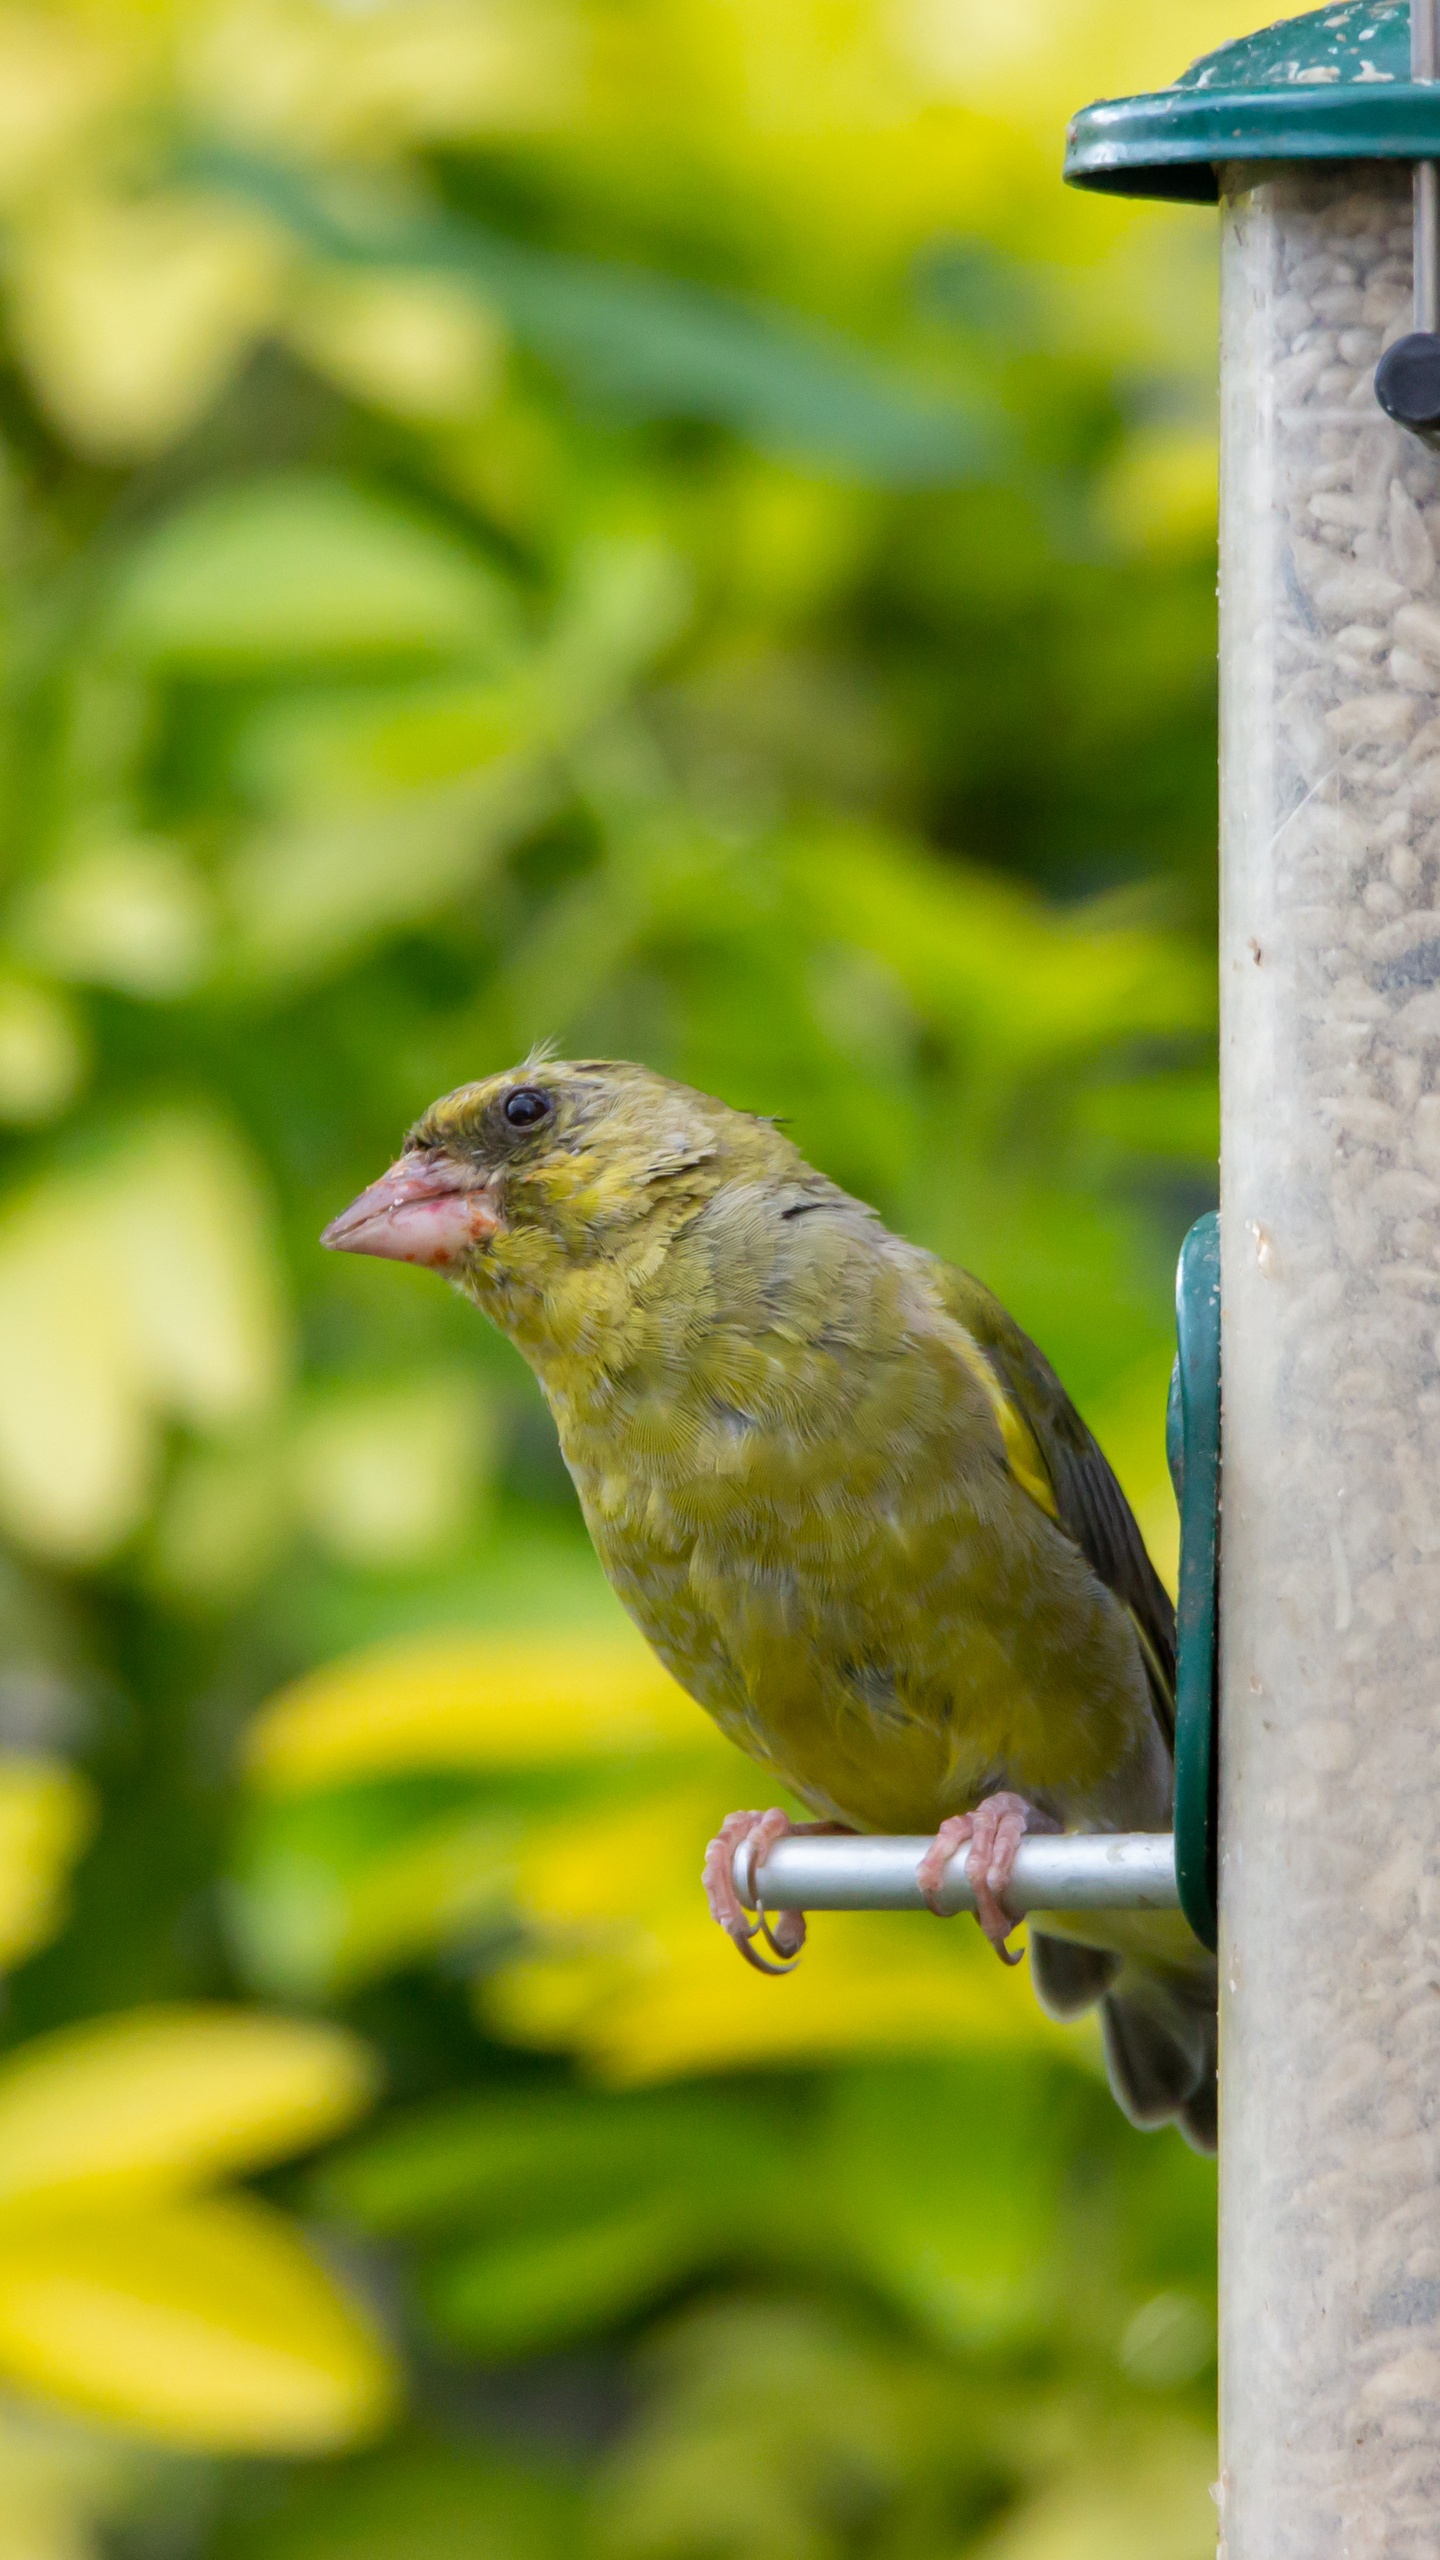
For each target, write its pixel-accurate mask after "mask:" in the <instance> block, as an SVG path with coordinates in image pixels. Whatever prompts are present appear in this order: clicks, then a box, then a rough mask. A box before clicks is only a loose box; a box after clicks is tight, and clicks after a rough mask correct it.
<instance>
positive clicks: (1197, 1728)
mask: <svg viewBox="0 0 1440 2560" xmlns="http://www.w3.org/2000/svg"><path fill="white" fill-rule="evenodd" d="M1175 1332H1176V1341H1177V1350H1176V1356H1175V1369H1174V1374H1173V1376H1172V1378H1171V1380H1170V1405H1169V1410H1168V1413H1167V1415H1166V1426H1165V1445H1166V1453H1167V1455H1168V1457H1169V1461H1170V1475H1171V1480H1172V1482H1173V1484H1174V1487H1175V1499H1176V1501H1177V1502H1178V1504H1179V1506H1180V1599H1179V1605H1178V1607H1177V1610H1176V1624H1175V1640H1176V1669H1175V1872H1176V1877H1177V1879H1178V1882H1179V1886H1180V1908H1181V1910H1182V1911H1183V1912H1184V1914H1185V1917H1186V1919H1187V1920H1188V1921H1189V1923H1190V1926H1191V1928H1192V1929H1193V1930H1194V1932H1195V1935H1196V1937H1197V1938H1199V1939H1201V1940H1202V1941H1203V1942H1204V1944H1205V1945H1206V1946H1207V1947H1213V1946H1214V1945H1215V1944H1216V1942H1217V1938H1218V1927H1217V1920H1216V1907H1215V1905H1216V1873H1217V1862H1216V1832H1217V1821H1216V1804H1217V1781H1218V1776H1219V1750H1218V1747H1217V1735H1218V1724H1219V1663H1218V1658H1217V1653H1218V1649H1217V1644H1216V1618H1217V1602H1218V1596H1219V1582H1220V1215H1219V1212H1218V1210H1215V1209H1212V1210H1211V1211H1210V1212H1209V1214H1208V1216H1206V1217H1203V1218H1197V1220H1196V1222H1195V1224H1194V1226H1193V1227H1192V1228H1191V1230H1190V1233H1189V1234H1188V1236H1187V1237H1186V1239H1185V1242H1184V1244H1183V1245H1182V1246H1181V1248H1180V1263H1179V1268H1178V1269H1177V1271H1176V1274H1175Z"/></svg>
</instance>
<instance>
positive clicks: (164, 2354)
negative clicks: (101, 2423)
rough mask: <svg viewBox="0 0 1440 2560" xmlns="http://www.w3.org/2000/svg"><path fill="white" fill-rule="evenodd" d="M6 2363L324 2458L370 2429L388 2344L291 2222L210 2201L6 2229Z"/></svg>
mask: <svg viewBox="0 0 1440 2560" xmlns="http://www.w3.org/2000/svg"><path fill="white" fill-rule="evenodd" d="M0 2369H3V2370H4V2371H5V2372H6V2373H7V2374H8V2375H9V2377H10V2379H11V2380H12V2381H13V2382H15V2383H18V2384H19V2385H20V2386H21V2387H22V2388H24V2389H26V2390H29V2391H34V2392H38V2393H40V2394H42V2395H43V2396H44V2397H46V2398H49V2399H54V2400H59V2401H62V2402H64V2403H65V2404H66V2405H68V2406H69V2407H71V2408H76V2409H81V2410H87V2411H90V2412H92V2413H93V2414H94V2415H95V2416H97V2417H100V2418H105V2419H108V2420H110V2421H111V2422H112V2423H114V2424H117V2425H120V2426H123V2427H128V2428H131V2429H134V2430H136V2431H137V2432H139V2433H141V2434H144V2435H148V2436H152V2437H157V2438H159V2439H160V2440H162V2441H163V2442H165V2443H168V2444H179V2445H189V2446H194V2447H197V2448H201V2449H204V2450H207V2451H210V2452H216V2453H232V2452H234V2453H238V2452H255V2453H321V2452H328V2451H330V2450H332V2449H333V2448H335V2447H337V2446H340V2445H344V2444H350V2443H353V2442H354V2440H355V2439H356V2438H357V2437H362V2436H368V2435H371V2434H373V2433H374V2432H375V2431H376V2429H377V2428H378V2427H379V2426H381V2425H382V2424H383V2422H384V2420H385V2419H386V2418H387V2417H388V2415H389V2414H390V2412H391V2410H392V2408H393V2406H394V2403H395V2398H396V2381H395V2376H394V2373H393V2371H392V2369H391V2366H390V2362H389V2359H388V2357H387V2355H386V2353H385V2349H384V2347H383V2345H382V2344H381V2342H380V2340H379V2339H378V2337H377V2336H376V2334H375V2332H374V2330H373V2329H372V2328H371V2326H370V2325H369V2323H368V2322H367V2321H366V2320H364V2319H363V2318H362V2317H361V2315H360V2313H359V2311H358V2310H357V2309H356V2307H355V2306H354V2305H353V2304H351V2303H350V2302H348V2301H347V2300H346V2299H345V2297H344V2296H343V2295H342V2294H341V2293H340V2292H339V2290H338V2289H337V2287H336V2286H335V2284H334V2283H333V2282H332V2280H331V2278H330V2277H329V2276H328V2275H327V2274H326V2272H325V2271H324V2269H323V2268H322V2267H321V2266H320V2265H319V2263H318V2262H317V2260H316V2259H315V2258H314V2257H313V2256H312V2254H311V2253H310V2251H309V2250H308V2249H307V2248H306V2247H305V2246H304V2245H303V2243H302V2241H301V2240H300V2238H299V2236H298V2234H297V2233H296V2232H295V2231H294V2230H293V2228H292V2227H291V2225H290V2224H289V2223H288V2222H287V2221H286V2219H285V2217H284V2216H283V2215H281V2214H278V2213H276V2212H275V2211H274V2210H273V2209H272V2208H271V2207H270V2206H268V2205H263V2204H260V2203H259V2202H257V2201H256V2199H254V2198H253V2197H249V2196H246V2197H225V2198H207V2199H205V2200H203V2201H201V2202H195V2203H187V2204H178V2205H169V2206H166V2207H164V2208H161V2209H159V2210H154V2211H142V2212H138V2213H127V2215H126V2217H125V2219H124V2220H123V2221H115V2222H109V2221H92V2220H88V2219H82V2220H78V2221H75V2222H56V2223H53V2224H49V2225H45V2226H39V2225H37V2226H35V2227H33V2228H29V2229H27V2230H25V2231H24V2232H23V2233H20V2234H16V2235H7V2239H6V2245H5V2249H4V2251H3V2254H0Z"/></svg>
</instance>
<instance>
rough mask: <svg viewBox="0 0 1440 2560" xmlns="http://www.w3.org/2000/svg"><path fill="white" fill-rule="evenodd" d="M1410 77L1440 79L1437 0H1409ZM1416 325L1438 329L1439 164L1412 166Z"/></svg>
mask: <svg viewBox="0 0 1440 2560" xmlns="http://www.w3.org/2000/svg"><path fill="white" fill-rule="evenodd" d="M1410 77H1411V79H1412V80H1440V0H1410ZM1415 326H1416V328H1417V329H1425V330H1428V331H1429V332H1430V334H1431V335H1432V336H1433V335H1434V333H1435V332H1436V331H1437V330H1440V165H1437V163H1436V162H1435V161H1433V160H1417V161H1416V163H1415Z"/></svg>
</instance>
